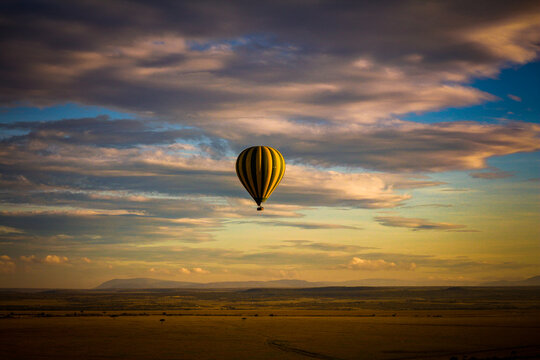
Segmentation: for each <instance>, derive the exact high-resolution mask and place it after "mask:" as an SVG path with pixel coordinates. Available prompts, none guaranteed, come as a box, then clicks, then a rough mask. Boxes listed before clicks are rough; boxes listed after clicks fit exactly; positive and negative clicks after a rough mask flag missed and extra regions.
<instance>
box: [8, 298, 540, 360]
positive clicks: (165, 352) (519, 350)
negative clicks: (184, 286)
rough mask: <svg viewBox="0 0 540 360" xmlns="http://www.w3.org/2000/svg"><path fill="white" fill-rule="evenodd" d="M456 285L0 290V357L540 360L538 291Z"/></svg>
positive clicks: (539, 302)
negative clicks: (345, 290)
mask: <svg viewBox="0 0 540 360" xmlns="http://www.w3.org/2000/svg"><path fill="white" fill-rule="evenodd" d="M452 291H454V292H455V291H456V290H452ZM419 292H421V293H422V294H423V296H420V295H419ZM458 292H460V295H459V298H456V297H455V296H451V297H448V296H447V292H445V291H444V289H426V288H424V289H403V288H394V289H393V290H392V289H386V290H385V292H383V291H382V289H381V290H369V289H364V290H363V292H362V290H358V291H357V292H354V291H353V292H348V293H347V296H344V295H343V294H342V293H340V291H339V290H336V289H334V290H324V291H323V290H320V291H313V292H311V293H309V294H306V291H302V290H292V291H290V290H264V291H254V292H253V291H252V292H249V291H219V292H218V291H214V292H212V291H204V292H194V291H180V290H175V291H147V292H141V291H138V292H107V293H106V292H77V291H65V292H48V293H42V292H38V293H27V292H13V291H12V292H8V291H5V292H2V293H0V309H1V310H2V311H0V316H2V318H0V359H309V358H311V359H445V360H449V359H460V360H461V359H540V301H539V300H538V298H539V297H540V289H528V290H523V289H504V290H500V289H499V290H495V289H491V290H489V289H465V290H459V291H458ZM501 292H502V293H503V295H501ZM489 294H491V296H490V295H489ZM497 294H498V295H499V296H498V297H497V296H496V295H497ZM504 294H506V295H504ZM517 295H520V297H518V296H517ZM39 299H42V300H43V301H41V302H39V301H36V300H39ZM475 299H476V300H475ZM121 304H123V305H124V308H123V309H120V308H119V307H120V305H121ZM429 304H431V306H430V305H429ZM464 304H465V305H464ZM188 305H189V306H188ZM158 308H159V310H158ZM162 319H163V321H160V320H162Z"/></svg>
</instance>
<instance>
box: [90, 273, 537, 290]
mask: <svg viewBox="0 0 540 360" xmlns="http://www.w3.org/2000/svg"><path fill="white" fill-rule="evenodd" d="M326 286H540V276H534V277H531V278H528V279H525V280H520V281H492V282H485V283H472V282H471V283H464V282H456V283H450V282H449V283H444V284H440V283H435V282H433V283H429V284H426V283H425V282H420V281H418V282H415V281H405V280H398V279H362V280H352V281H341V282H329V281H326V282H310V281H306V280H294V279H291V280H271V281H225V282H210V283H196V282H186V281H172V280H159V279H150V278H134V279H113V280H109V281H106V282H104V283H103V284H101V285H99V286H98V287H96V288H95V289H96V290H114V289H118V290H122V289H248V288H315V287H326Z"/></svg>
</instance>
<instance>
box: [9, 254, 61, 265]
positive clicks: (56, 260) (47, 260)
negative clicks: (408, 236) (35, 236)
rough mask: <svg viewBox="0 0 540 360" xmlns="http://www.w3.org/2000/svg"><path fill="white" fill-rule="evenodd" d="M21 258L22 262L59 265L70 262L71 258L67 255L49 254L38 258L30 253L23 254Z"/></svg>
mask: <svg viewBox="0 0 540 360" xmlns="http://www.w3.org/2000/svg"><path fill="white" fill-rule="evenodd" d="M20 259H21V261H22V262H25V263H29V264H48V265H59V264H66V263H68V262H69V259H68V258H67V257H66V256H58V255H47V256H45V257H43V258H38V257H37V256H35V255H29V256H25V255H22V256H21V257H20Z"/></svg>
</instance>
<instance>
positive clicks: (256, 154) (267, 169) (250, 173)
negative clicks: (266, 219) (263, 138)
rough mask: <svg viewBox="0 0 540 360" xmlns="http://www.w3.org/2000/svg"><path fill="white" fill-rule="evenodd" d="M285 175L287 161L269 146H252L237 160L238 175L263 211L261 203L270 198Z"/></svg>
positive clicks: (259, 208)
mask: <svg viewBox="0 0 540 360" xmlns="http://www.w3.org/2000/svg"><path fill="white" fill-rule="evenodd" d="M284 174H285V159H284V158H283V155H281V153H280V152H279V151H277V150H276V149H274V148H271V147H269V146H252V147H250V148H247V149H245V150H244V151H242V152H241V153H240V155H238V159H236V175H238V178H239V179H240V182H242V185H244V187H245V188H246V190H247V191H248V193H249V194H250V195H251V197H252V198H253V200H255V202H256V203H257V205H258V206H259V207H258V208H257V210H262V209H263V207H261V203H263V202H265V201H266V199H268V198H269V197H270V194H272V191H274V189H275V188H276V187H277V186H278V184H279V182H280V181H281V179H282V178H283V175H284Z"/></svg>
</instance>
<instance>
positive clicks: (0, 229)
mask: <svg viewBox="0 0 540 360" xmlns="http://www.w3.org/2000/svg"><path fill="white" fill-rule="evenodd" d="M22 233H24V231H23V230H20V229H15V228H13V227H10V226H0V234H22Z"/></svg>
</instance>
